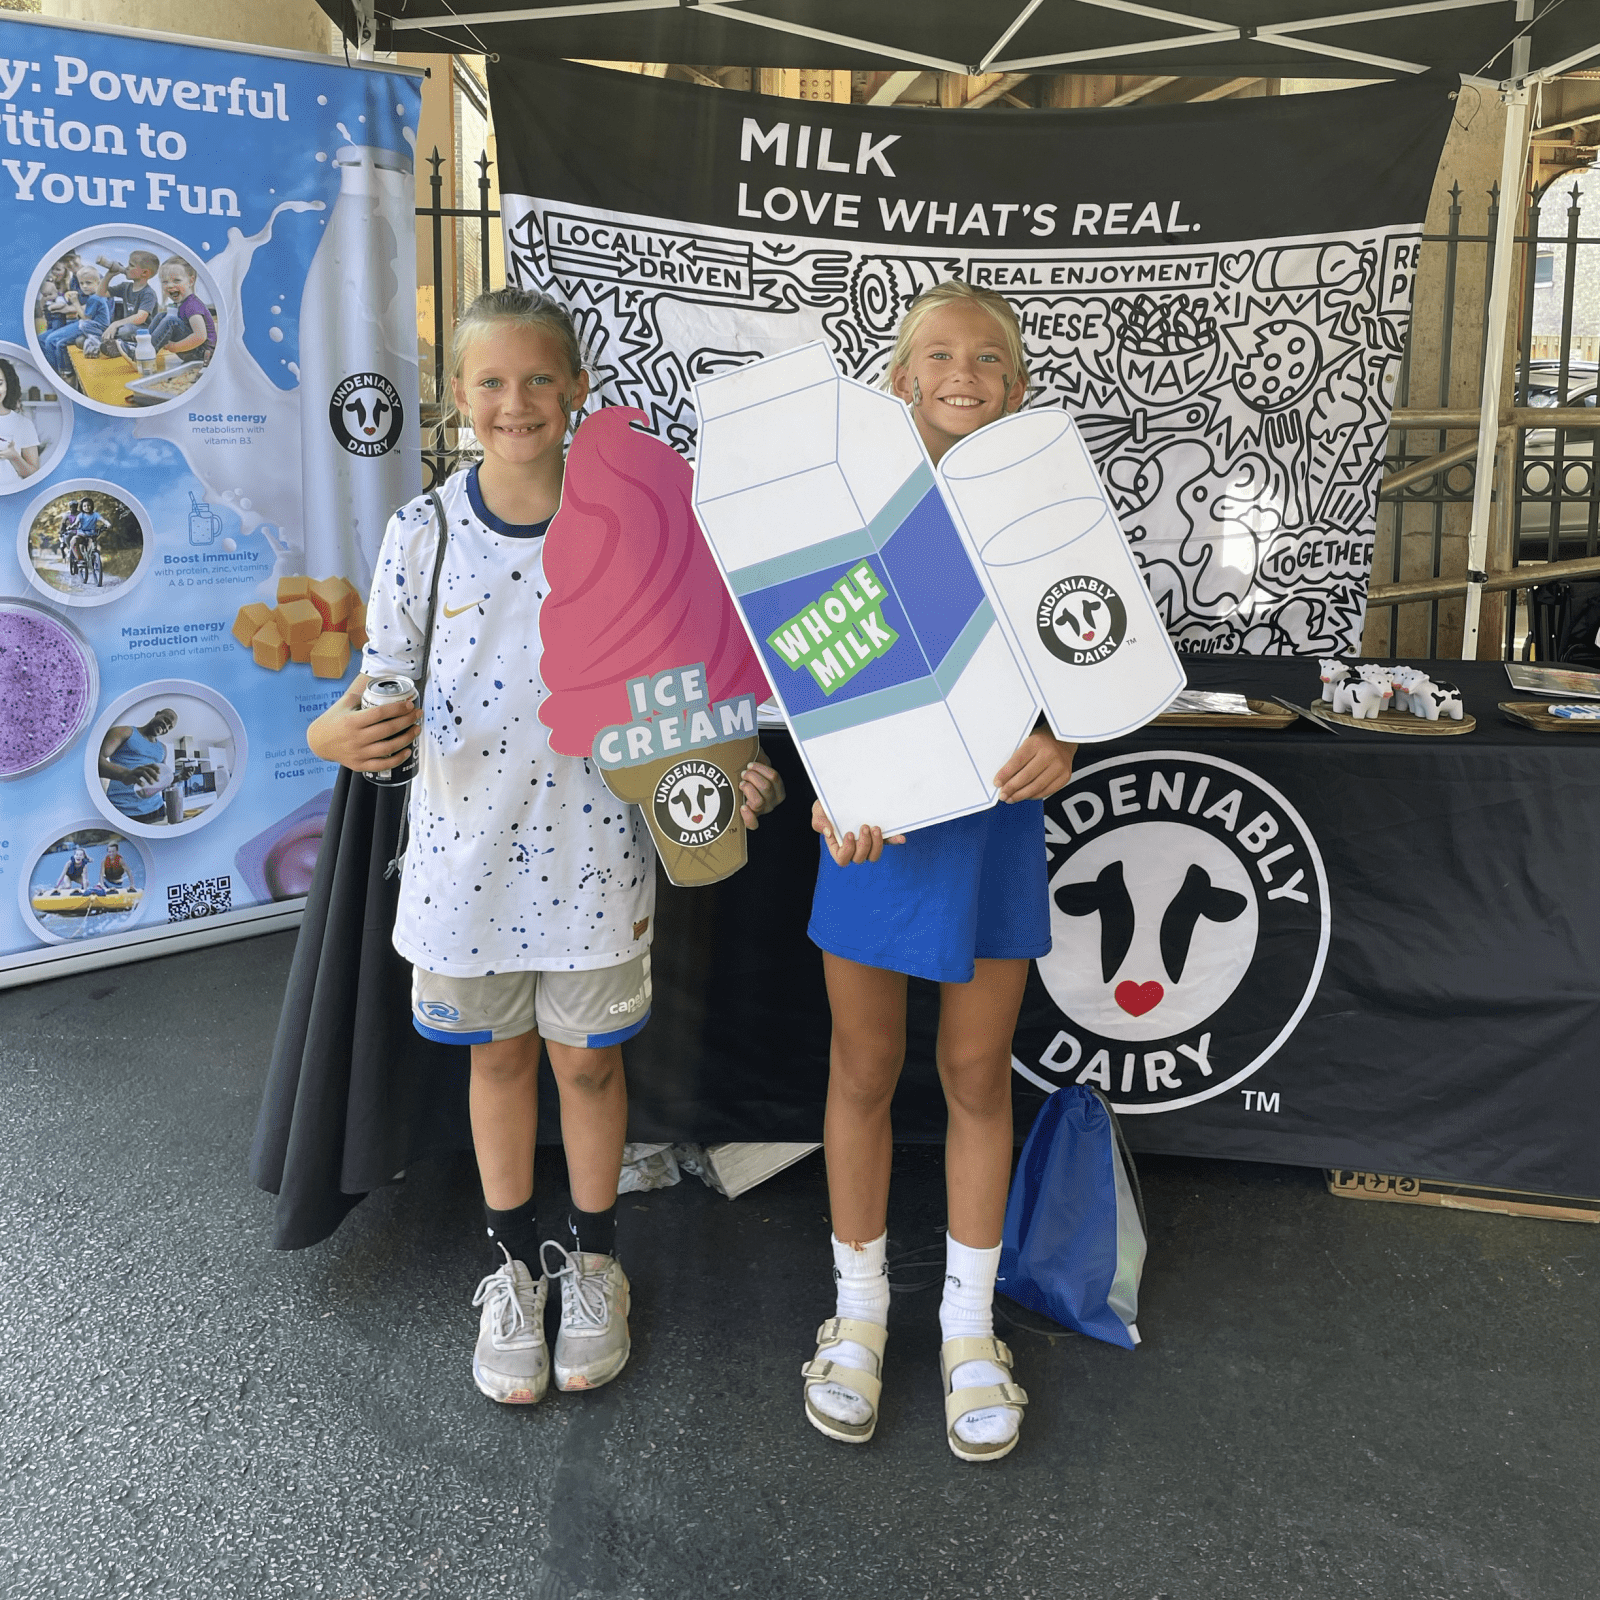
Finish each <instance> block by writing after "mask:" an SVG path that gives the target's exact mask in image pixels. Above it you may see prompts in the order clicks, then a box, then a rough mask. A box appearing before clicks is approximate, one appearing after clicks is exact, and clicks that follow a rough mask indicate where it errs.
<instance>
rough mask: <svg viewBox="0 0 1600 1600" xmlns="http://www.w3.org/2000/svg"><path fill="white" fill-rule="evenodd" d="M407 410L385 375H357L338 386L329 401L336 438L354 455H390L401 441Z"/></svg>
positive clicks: (362, 373) (329, 418)
mask: <svg viewBox="0 0 1600 1600" xmlns="http://www.w3.org/2000/svg"><path fill="white" fill-rule="evenodd" d="M404 422H405V407H404V405H403V404H402V403H401V400H400V391H399V390H398V389H397V388H395V386H394V385H393V384H392V383H390V382H389V380H388V379H387V378H386V377H384V375H383V374H382V373H381V372H357V373H353V374H352V375H351V376H350V377H348V378H345V379H344V380H342V381H341V382H340V383H338V384H337V385H335V387H334V391H333V397H332V398H331V399H330V400H329V401H328V424H329V426H330V427H331V428H332V429H333V436H334V438H335V439H337V440H338V441H339V443H340V444H342V445H343V446H344V448H345V449H346V450H348V451H349V452H350V454H351V455H353V456H386V455H388V453H389V452H390V451H391V450H392V449H394V447H395V445H397V444H398V443H399V442H400V429H401V427H402V426H403V424H404Z"/></svg>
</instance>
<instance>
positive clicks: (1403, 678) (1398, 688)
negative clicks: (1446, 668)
mask: <svg viewBox="0 0 1600 1600" xmlns="http://www.w3.org/2000/svg"><path fill="white" fill-rule="evenodd" d="M1389 677H1390V679H1391V680H1392V681H1393V683H1394V705H1393V707H1392V709H1393V710H1395V711H1409V712H1410V713H1411V714H1412V715H1413V716H1418V717H1420V716H1422V715H1423V712H1422V709H1421V707H1420V706H1419V705H1418V704H1417V702H1416V701H1415V700H1413V698H1412V696H1413V695H1415V694H1416V693H1417V692H1418V691H1419V690H1420V689H1421V687H1422V685H1423V684H1425V683H1426V682H1427V681H1428V675H1427V673H1425V672H1423V671H1420V670H1419V669H1418V668H1416V667H1391V668H1390V669H1389Z"/></svg>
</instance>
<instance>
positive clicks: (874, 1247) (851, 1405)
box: [807, 1233, 889, 1426]
mask: <svg viewBox="0 0 1600 1600" xmlns="http://www.w3.org/2000/svg"><path fill="white" fill-rule="evenodd" d="M888 1247H889V1235H888V1234H887V1233H881V1234H879V1235H878V1237H877V1238H876V1239H873V1240H870V1241H869V1242H868V1243H866V1244H864V1245H861V1246H860V1247H859V1248H857V1247H856V1246H855V1245H851V1244H843V1243H841V1242H840V1241H839V1240H838V1239H834V1241H833V1277H834V1282H835V1283H836V1284H837V1285H838V1299H837V1302H836V1304H835V1307H834V1315H835V1316H836V1317H854V1318H855V1319H856V1320H857V1321H858V1322H874V1323H876V1324H877V1325H878V1326H879V1327H880V1328H887V1327H888V1326H889V1268H888V1265H887V1263H886V1261H885V1253H886V1252H887V1250H888ZM826 1359H827V1360H829V1361H832V1362H836V1363H837V1364H838V1365H839V1366H841V1367H853V1368H854V1369H855V1370H856V1371H857V1372H872V1373H876V1372H877V1370H878V1358H877V1357H876V1356H875V1355H873V1353H872V1352H871V1351H870V1350H869V1349H867V1347H866V1346H865V1345H860V1344H857V1343H856V1342H855V1340H853V1339H845V1340H843V1341H842V1342H841V1343H839V1344H837V1345H835V1346H834V1347H833V1349H831V1350H829V1351H828V1353H827V1357H826ZM807 1393H808V1395H809V1397H810V1400H811V1404H812V1405H813V1406H815V1407H816V1408H817V1410H818V1411H820V1412H821V1413H822V1414H823V1415H824V1416H826V1417H832V1418H833V1420H834V1421H835V1422H848V1423H851V1424H854V1425H857V1426H859V1425H860V1424H861V1423H863V1422H866V1421H867V1420H868V1419H869V1418H870V1417H871V1416H872V1407H871V1406H869V1405H868V1404H867V1402H866V1401H865V1400H863V1399H862V1398H861V1396H860V1395H858V1394H857V1393H856V1392H855V1391H854V1390H853V1389H846V1388H845V1387H844V1385H843V1384H839V1383H819V1384H814V1385H813V1386H812V1387H811V1388H810V1389H809V1390H808V1391H807Z"/></svg>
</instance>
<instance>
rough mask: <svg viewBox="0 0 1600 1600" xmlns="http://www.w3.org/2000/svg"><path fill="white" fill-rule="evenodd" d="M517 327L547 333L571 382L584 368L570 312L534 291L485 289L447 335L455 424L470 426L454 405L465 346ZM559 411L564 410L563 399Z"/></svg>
mask: <svg viewBox="0 0 1600 1600" xmlns="http://www.w3.org/2000/svg"><path fill="white" fill-rule="evenodd" d="M508 322H509V323H511V324H512V326H513V327H518V328H538V329H539V330H540V331H541V332H544V333H548V334H549V335H550V336H551V337H552V338H553V339H554V340H555V341H556V343H557V345H559V346H560V348H561V353H562V355H563V356H564V357H565V358H566V362H567V366H568V367H569V368H570V369H571V372H572V378H573V382H577V379H578V374H579V373H581V372H582V371H583V369H584V359H583V348H582V346H581V345H579V343H578V330H577V327H576V325H575V324H574V323H573V320H572V313H571V312H570V311H568V310H567V308H566V307H565V306H564V305H562V304H561V302H560V301H559V300H555V299H552V298H551V297H550V296H549V295H547V294H541V293H540V292H539V291H538V290H537V289H518V288H515V287H514V286H512V285H510V284H508V285H507V286H506V287H505V288H504V289H486V290H485V291H484V292H483V293H482V294H480V295H479V296H478V297H477V299H476V300H474V301H473V302H472V304H471V305H469V306H468V307H467V309H466V310H465V311H463V312H462V313H461V316H460V319H459V320H458V321H457V323H456V326H455V331H454V332H453V333H452V334H451V335H450V359H449V363H448V370H449V373H450V401H449V409H450V414H451V415H453V416H454V417H455V419H456V421H457V422H459V423H463V424H469V423H470V422H471V420H472V419H471V417H470V416H468V415H467V413H466V412H464V411H463V410H462V409H461V407H460V405H458V404H457V403H456V398H455V394H456V386H457V385H458V384H459V383H460V382H461V369H462V368H463V367H464V366H465V365H466V360H467V346H468V345H469V344H471V343H472V341H473V339H474V338H475V337H476V336H477V335H478V334H480V333H488V332H490V331H491V330H492V329H494V328H496V327H499V326H501V325H503V324H505V323H508ZM562 409H563V410H565V409H567V406H566V401H565V399H564V398H563V401H562Z"/></svg>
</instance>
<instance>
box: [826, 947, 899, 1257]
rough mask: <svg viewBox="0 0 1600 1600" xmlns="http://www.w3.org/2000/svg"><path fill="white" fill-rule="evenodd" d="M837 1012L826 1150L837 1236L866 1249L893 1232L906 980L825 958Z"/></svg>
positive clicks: (830, 996)
mask: <svg viewBox="0 0 1600 1600" xmlns="http://www.w3.org/2000/svg"><path fill="white" fill-rule="evenodd" d="M822 969H823V973H824V975H825V976H826V978H827V983H828V1003H829V1005H830V1006H831V1007H832V1008H833V1045H832V1049H831V1051H830V1054H829V1061H828V1108H827V1114H826V1117H825V1119H824V1121H823V1131H822V1144H823V1150H824V1151H825V1153H826V1156H827V1162H828V1202H829V1207H830V1209H831V1211H832V1213H833V1231H834V1236H835V1237H836V1238H838V1239H840V1240H843V1241H844V1242H846V1243H851V1244H864V1243H866V1242H867V1241H868V1240H871V1239H876V1238H878V1237H879V1236H880V1235H881V1234H882V1233H883V1231H884V1228H885V1226H886V1225H887V1218H888V1210H889V1166H890V1162H891V1160H892V1157H893V1137H892V1134H891V1132H890V1127H889V1102H890V1101H891V1100H892V1099H893V1098H894V1090H895V1085H896V1084H897V1083H898V1082H899V1081H900V1069H901V1067H902V1066H903V1065H904V1064H905V1059H906V980H905V976H904V974H902V973H898V972H885V971H883V970H882V969H881V968H879V967H864V966H862V965H861V963H860V962H858V961H847V960H846V959H845V958H844V957H843V956H836V955H831V954H830V953H828V952H827V951H824V952H823V955H822Z"/></svg>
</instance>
